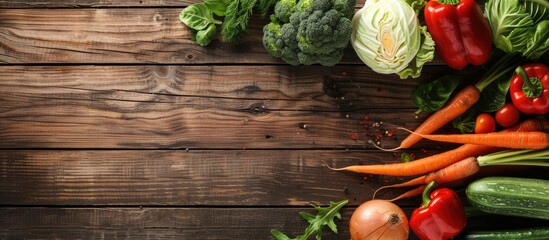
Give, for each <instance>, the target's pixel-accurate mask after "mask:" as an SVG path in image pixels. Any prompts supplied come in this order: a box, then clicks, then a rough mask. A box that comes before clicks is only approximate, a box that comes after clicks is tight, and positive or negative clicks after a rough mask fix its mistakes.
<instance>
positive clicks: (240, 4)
mask: <svg viewBox="0 0 549 240" xmlns="http://www.w3.org/2000/svg"><path fill="white" fill-rule="evenodd" d="M278 1H279V0H204V2H203V3H195V4H192V5H190V6H188V7H186V8H185V9H183V11H181V14H179V19H180V20H181V22H183V23H184V24H185V25H187V26H188V27H190V28H191V29H193V36H192V40H193V41H196V42H197V43H198V44H200V45H201V46H206V45H208V44H210V42H211V39H212V38H213V37H214V35H215V33H216V32H217V27H216V26H215V24H218V25H221V24H222V26H221V36H222V38H223V40H225V41H227V42H230V43H237V42H238V40H239V39H240V38H241V37H242V35H244V33H246V31H247V28H248V22H249V20H250V15H251V14H252V11H253V9H254V8H255V7H257V8H258V9H259V11H260V12H261V14H262V16H265V15H266V14H267V12H268V11H269V9H270V8H271V7H272V6H274V4H276V2H278ZM214 14H215V15H217V16H220V17H224V18H223V21H221V20H218V19H215V18H214Z"/></svg>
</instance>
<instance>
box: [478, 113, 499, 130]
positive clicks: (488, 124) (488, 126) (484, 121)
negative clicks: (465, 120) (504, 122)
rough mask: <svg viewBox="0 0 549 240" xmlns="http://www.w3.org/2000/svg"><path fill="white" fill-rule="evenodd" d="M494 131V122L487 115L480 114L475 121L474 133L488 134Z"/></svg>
mask: <svg viewBox="0 0 549 240" xmlns="http://www.w3.org/2000/svg"><path fill="white" fill-rule="evenodd" d="M495 131H496V120H494V117H492V115H490V114H488V113H481V114H479V115H478V116H477V120H476V121H475V133H490V132H495Z"/></svg>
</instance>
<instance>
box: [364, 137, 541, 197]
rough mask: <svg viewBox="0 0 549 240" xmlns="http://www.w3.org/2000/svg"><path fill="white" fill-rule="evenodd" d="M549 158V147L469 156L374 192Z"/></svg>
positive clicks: (410, 194)
mask: <svg viewBox="0 0 549 240" xmlns="http://www.w3.org/2000/svg"><path fill="white" fill-rule="evenodd" d="M547 160H549V148H548V149H544V150H514V151H501V152H497V153H493V154H489V155H486V156H479V157H469V158H466V159H463V160H461V161H459V162H457V163H454V164H452V165H450V166H448V167H445V168H443V169H440V170H438V171H435V172H432V173H429V174H427V175H423V176H419V177H417V178H414V179H412V180H409V181H406V182H403V183H398V184H392V185H387V186H383V187H380V188H378V189H377V190H376V191H375V192H374V196H375V194H376V193H377V192H378V191H380V190H382V189H386V188H395V187H411V186H415V185H424V184H429V183H430V182H432V181H435V182H436V183H437V184H447V183H451V182H456V181H458V180H462V179H465V178H468V177H470V176H472V175H473V174H476V173H477V172H478V171H479V170H480V168H481V167H484V166H494V165H514V166H519V165H522V166H545V167H548V166H549V162H547ZM414 194H415V195H414ZM419 194H420V193H418V192H415V191H408V192H405V193H403V194H402V195H401V196H398V197H397V198H396V199H401V198H404V197H413V196H417V195H419Z"/></svg>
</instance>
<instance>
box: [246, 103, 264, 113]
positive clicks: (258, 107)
mask: <svg viewBox="0 0 549 240" xmlns="http://www.w3.org/2000/svg"><path fill="white" fill-rule="evenodd" d="M248 111H249V112H250V113H255V114H258V113H265V112H267V109H265V105H264V104H263V103H254V104H252V106H250V109H249V110H248Z"/></svg>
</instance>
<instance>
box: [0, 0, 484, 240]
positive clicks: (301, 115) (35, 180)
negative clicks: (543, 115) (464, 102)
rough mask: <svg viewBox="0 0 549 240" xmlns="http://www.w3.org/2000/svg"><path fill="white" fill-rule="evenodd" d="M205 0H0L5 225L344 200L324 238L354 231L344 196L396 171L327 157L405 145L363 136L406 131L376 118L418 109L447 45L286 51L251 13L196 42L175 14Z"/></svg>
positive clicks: (137, 224)
mask: <svg viewBox="0 0 549 240" xmlns="http://www.w3.org/2000/svg"><path fill="white" fill-rule="evenodd" d="M197 1H198V0H197ZM197 1H195V0H187V1H180V0H142V1H128V0H117V1H115V0H82V1H74V0H73V1H61V0H50V1H19V0H0V63H1V64H0V238H2V239H23V238H39V239H55V238H62V239H89V238H105V239H115V238H116V239H118V238H125V239H163V238H173V239H269V238H270V229H273V228H274V229H279V230H281V231H283V232H285V233H288V234H289V235H292V236H295V235H297V234H300V233H302V231H303V229H304V228H305V227H306V222H305V221H304V220H303V219H301V218H300V217H299V215H298V212H300V211H308V212H311V213H314V211H313V209H312V208H311V204H321V205H325V204H327V203H329V201H338V200H342V199H348V200H349V204H348V206H346V207H345V208H344V209H343V210H342V213H343V219H342V220H341V221H338V225H339V229H340V233H339V234H338V235H335V234H332V233H327V234H326V237H325V238H326V239H348V238H349V237H348V236H349V232H348V225H347V224H348V219H349V217H350V215H351V213H352V211H353V209H354V208H355V207H356V206H357V205H358V204H360V203H361V202H363V201H366V200H368V199H370V198H371V197H372V193H373V191H374V190H375V189H376V188H378V187H380V186H382V185H384V184H387V183H391V182H396V181H398V180H401V179H399V178H392V177H385V176H362V175H358V174H351V173H342V172H334V171H331V170H329V169H328V168H327V167H325V165H326V164H327V165H332V166H345V165H350V164H374V163H388V162H399V161H400V155H399V153H398V154H393V153H387V152H381V151H378V150H375V149H374V148H373V147H372V146H370V145H369V144H367V141H368V140H369V139H373V138H376V137H377V136H378V135H379V136H380V137H381V142H382V143H383V145H384V146H385V147H395V146H396V145H397V144H398V143H399V140H400V139H402V138H403V136H405V133H403V132H398V131H397V132H396V133H395V134H394V136H390V135H391V134H386V133H392V130H394V129H395V128H396V127H397V126H403V127H407V128H414V127H416V126H417V125H418V124H419V123H420V122H421V121H422V120H423V119H424V118H425V115H419V116H416V114H415V113H414V111H415V110H416V109H415V107H414V105H413V104H412V101H411V94H412V91H413V90H414V88H415V87H416V86H417V85H418V84H420V83H422V82H425V81H428V80H431V79H433V78H435V77H437V76H440V75H441V74H444V73H447V72H448V71H449V68H447V67H446V66H444V65H443V64H442V63H441V61H440V60H435V61H434V62H432V63H430V64H429V66H427V67H425V69H424V71H423V74H422V76H421V77H420V78H418V79H408V80H400V79H399V78H398V77H397V76H396V75H380V74H376V73H374V72H372V71H371V70H369V69H368V68H367V67H366V66H365V65H364V64H362V62H361V61H360V60H359V59H358V57H357V56H356V55H355V53H354V51H353V50H352V49H351V48H348V49H347V51H346V54H345V56H344V59H343V60H342V62H341V64H339V65H337V66H334V67H321V66H290V65H287V64H285V63H283V62H281V61H280V60H278V59H275V58H273V57H271V56H270V55H268V54H267V53H266V52H265V50H264V49H263V46H262V43H261V37H262V32H261V31H262V30H261V29H262V26H263V25H264V24H266V22H267V20H266V19H261V18H259V17H255V18H254V19H253V20H252V24H251V26H250V30H249V33H248V35H247V36H246V37H245V38H244V39H242V41H241V43H240V44H239V45H237V46H233V45H230V44H226V43H221V42H219V41H214V42H213V44H212V45H211V46H209V47H206V48H204V47H200V46H198V45H197V44H195V43H193V42H192V41H191V40H190V31H189V30H188V29H187V28H186V27H185V26H184V25H183V24H182V23H181V22H180V21H179V19H178V15H179V12H180V11H181V10H182V9H183V8H184V7H185V6H187V5H188V4H190V3H193V2H197ZM362 4H363V1H362V2H359V3H358V5H357V6H359V5H360V6H361V5H362ZM475 71H477V70H475V69H468V70H465V71H460V72H458V74H464V75H466V74H474V73H475ZM445 147H447V146H445V145H434V144H432V143H429V142H425V141H423V142H420V143H419V144H418V145H417V146H416V148H414V149H412V150H411V151H410V152H411V153H414V154H416V155H417V156H426V155H429V154H433V153H435V152H437V151H441V149H443V148H445ZM399 193H402V191H401V190H395V191H386V192H384V193H382V194H381V195H380V197H382V198H391V197H394V196H396V195H398V194H399ZM418 203H419V202H418V199H409V200H403V201H400V202H398V204H399V205H400V206H402V207H403V208H405V209H406V210H407V211H409V210H410V209H412V208H413V207H415V206H417V204H418Z"/></svg>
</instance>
